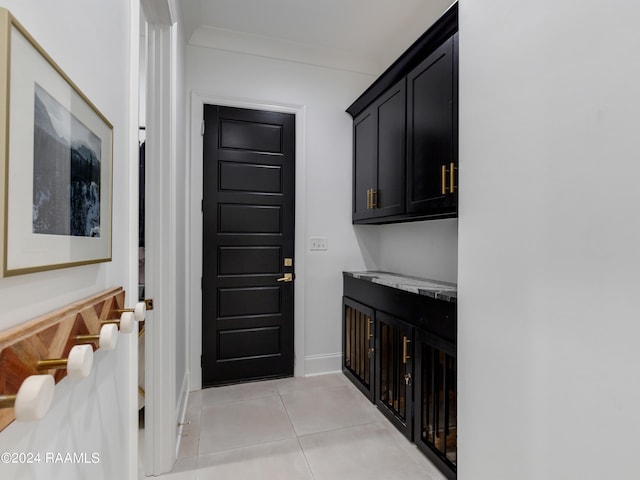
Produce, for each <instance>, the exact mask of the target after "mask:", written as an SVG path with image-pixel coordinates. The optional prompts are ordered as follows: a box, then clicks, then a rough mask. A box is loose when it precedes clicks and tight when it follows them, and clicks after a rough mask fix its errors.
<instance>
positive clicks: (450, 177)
mask: <svg viewBox="0 0 640 480" xmlns="http://www.w3.org/2000/svg"><path fill="white" fill-rule="evenodd" d="M457 30H458V16H457V4H454V5H452V7H451V8H450V9H449V10H448V11H447V12H446V13H445V14H444V15H443V16H442V18H441V19H440V20H438V22H436V23H435V24H434V25H433V26H432V27H431V28H429V30H427V31H426V32H425V34H424V35H423V36H422V37H420V38H419V39H418V40H417V41H416V42H415V43H414V44H413V45H412V46H411V47H410V48H409V49H408V50H407V51H406V52H405V53H404V54H403V55H402V56H401V57H400V58H399V59H398V60H397V61H396V62H394V64H392V65H391V66H390V67H389V69H387V71H385V72H384V73H383V74H382V75H381V76H380V78H378V80H376V81H375V82H374V83H373V84H372V85H371V86H370V87H369V88H368V89H367V90H366V91H365V92H364V93H363V94H362V95H361V96H360V97H359V98H358V99H357V100H356V101H355V102H354V103H353V104H352V105H351V106H350V107H349V108H348V109H347V112H349V114H351V116H352V117H353V118H354V124H353V125H354V126H353V137H354V142H353V150H354V152H353V210H352V213H353V216H352V218H353V222H354V223H392V222H406V221H411V220H423V219H429V218H448V217H455V216H457V204H458V183H457V177H458V175H457V174H458V171H457V169H458V167H457V165H458V160H457V159H458V66H457V42H458V35H457Z"/></svg>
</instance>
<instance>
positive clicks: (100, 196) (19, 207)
mask: <svg viewBox="0 0 640 480" xmlns="http://www.w3.org/2000/svg"><path fill="white" fill-rule="evenodd" d="M112 172H113V126H112V125H111V123H110V122H109V121H108V120H107V119H106V118H105V116H104V115H103V114H102V113H100V111H99V110H98V109H97V108H96V107H95V106H94V105H93V103H92V102H91V101H90V100H89V99H88V98H87V97H86V96H85V95H84V94H83V93H82V91H80V89H79V88H78V87H77V86H76V84H75V83H73V81H72V80H71V79H70V78H69V77H68V76H67V75H66V74H65V73H64V72H63V71H62V69H61V68H60V67H59V66H58V65H57V64H56V63H55V62H54V61H53V59H52V58H51V57H50V56H49V55H48V54H47V53H46V52H45V50H44V49H43V48H42V47H41V46H40V45H39V44H38V43H37V42H36V41H35V39H34V38H33V37H32V36H31V35H30V34H29V33H28V32H27V31H26V29H25V28H24V27H23V26H22V25H21V24H20V23H19V22H18V21H17V20H16V19H15V17H13V15H12V14H11V13H10V12H9V11H8V10H6V9H3V8H0V228H2V232H1V233H2V235H0V252H1V255H0V264H1V265H0V267H1V268H0V270H1V272H2V273H1V274H2V276H3V277H9V276H13V275H20V274H26V273H33V272H40V271H45V270H53V269H58V268H66V267H73V266H78V265H88V264H92V263H98V262H108V261H111V250H112V238H111V237H112V235H111V232H112V196H113V192H112V188H113V187H112V185H113V173H112Z"/></svg>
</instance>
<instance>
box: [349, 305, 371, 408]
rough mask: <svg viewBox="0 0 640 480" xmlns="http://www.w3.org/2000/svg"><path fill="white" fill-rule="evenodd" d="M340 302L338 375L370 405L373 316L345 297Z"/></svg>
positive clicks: (363, 307) (368, 309)
mask: <svg viewBox="0 0 640 480" xmlns="http://www.w3.org/2000/svg"><path fill="white" fill-rule="evenodd" d="M342 302H343V306H342V351H343V358H342V371H343V372H344V374H345V375H346V376H347V378H349V379H350V380H351V381H352V382H353V383H354V384H355V386H356V387H358V388H359V389H360V391H362V393H364V394H365V395H366V396H367V397H368V398H369V400H371V401H372V402H373V392H374V388H373V385H374V378H375V375H374V374H373V371H374V365H375V363H374V362H375V350H374V345H375V340H374V330H375V324H374V322H375V312H374V310H373V309H372V308H370V307H367V306H366V305H363V304H361V303H359V302H356V301H354V300H351V299H350V298H347V297H343V300H342Z"/></svg>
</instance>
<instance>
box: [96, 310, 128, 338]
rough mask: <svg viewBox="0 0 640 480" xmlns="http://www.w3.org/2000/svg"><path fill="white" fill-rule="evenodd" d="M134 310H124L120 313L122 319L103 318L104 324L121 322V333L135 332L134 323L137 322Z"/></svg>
mask: <svg viewBox="0 0 640 480" xmlns="http://www.w3.org/2000/svg"><path fill="white" fill-rule="evenodd" d="M133 315H134V314H133V313H132V312H124V313H123V314H122V315H120V320H103V321H102V324H103V325H109V324H119V325H120V333H131V332H133V325H134V323H135V318H134V316H133Z"/></svg>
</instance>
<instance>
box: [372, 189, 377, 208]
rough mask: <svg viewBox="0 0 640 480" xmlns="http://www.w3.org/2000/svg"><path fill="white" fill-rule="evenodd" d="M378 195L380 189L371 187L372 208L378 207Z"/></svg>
mask: <svg viewBox="0 0 640 480" xmlns="http://www.w3.org/2000/svg"><path fill="white" fill-rule="evenodd" d="M377 195H378V191H377V190H376V189H374V188H372V189H371V208H376V207H377V205H376V203H377V202H376V200H377V198H376V196H377Z"/></svg>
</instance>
